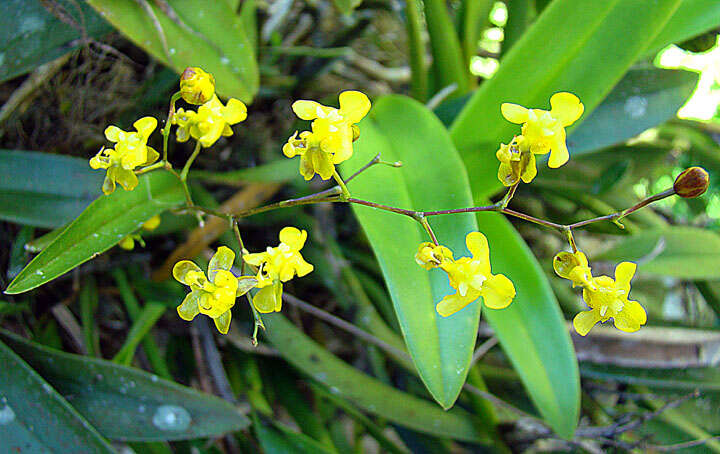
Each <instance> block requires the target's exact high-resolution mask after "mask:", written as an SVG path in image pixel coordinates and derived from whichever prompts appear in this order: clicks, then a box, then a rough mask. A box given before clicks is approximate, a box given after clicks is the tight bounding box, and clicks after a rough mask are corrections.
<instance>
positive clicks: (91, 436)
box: [0, 342, 115, 454]
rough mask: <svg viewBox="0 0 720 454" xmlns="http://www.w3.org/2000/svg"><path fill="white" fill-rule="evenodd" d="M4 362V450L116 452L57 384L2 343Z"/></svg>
mask: <svg viewBox="0 0 720 454" xmlns="http://www.w3.org/2000/svg"><path fill="white" fill-rule="evenodd" d="M0 364H2V367H0V448H2V450H3V452H8V453H10V452H72V453H93V454H95V453H114V452H115V450H113V448H112V447H111V446H110V445H109V444H108V443H107V442H106V441H105V440H103V438H102V437H101V436H100V434H98V432H97V431H96V430H95V429H94V428H93V427H92V426H91V425H90V424H88V422H87V421H86V420H85V419H83V417H82V416H81V415H80V414H79V413H78V412H77V411H76V410H75V409H74V408H73V407H72V406H71V405H70V404H69V403H68V402H67V401H66V400H65V399H63V397H62V396H61V395H60V394H58V393H57V392H56V391H55V389H53V387H51V386H50V385H49V384H48V383H47V382H46V381H45V380H43V378H42V377H41V376H40V375H38V373H37V372H35V371H34V370H33V369H32V368H31V367H30V366H29V365H28V364H27V363H26V362H25V361H23V360H22V359H21V358H20V357H19V356H18V355H17V354H15V353H14V352H13V351H12V350H11V349H10V348H9V347H8V346H7V345H5V344H4V343H2V342H0Z"/></svg>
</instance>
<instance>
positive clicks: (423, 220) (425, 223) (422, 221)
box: [420, 217, 439, 246]
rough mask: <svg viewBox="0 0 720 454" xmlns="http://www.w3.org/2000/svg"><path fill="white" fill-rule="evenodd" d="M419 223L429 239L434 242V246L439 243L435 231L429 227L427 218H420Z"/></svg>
mask: <svg viewBox="0 0 720 454" xmlns="http://www.w3.org/2000/svg"><path fill="white" fill-rule="evenodd" d="M420 224H421V225H422V226H423V228H424V229H425V231H426V232H427V234H428V235H430V239H431V240H432V242H433V244H435V246H438V245H439V243H438V240H437V237H436V236H435V232H433V229H432V227H430V223H429V222H428V220H427V218H425V217H422V218H420Z"/></svg>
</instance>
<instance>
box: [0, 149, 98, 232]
mask: <svg viewBox="0 0 720 454" xmlns="http://www.w3.org/2000/svg"><path fill="white" fill-rule="evenodd" d="M0 175H2V176H3V178H0V219H3V220H5V221H10V222H16V223H18V224H26V225H34V226H37V227H44V228H55V227H60V226H62V225H65V224H66V223H68V222H70V221H71V220H72V219H73V218H75V217H76V216H77V215H79V214H80V213H81V212H82V210H84V209H85V207H87V206H88V205H90V203H91V202H92V201H93V200H95V199H96V198H97V197H98V195H100V194H101V192H100V188H101V187H102V182H103V176H102V174H101V173H100V172H93V171H92V169H90V165H89V164H88V161H87V160H86V159H79V158H71V157H69V156H60V155H55V154H50V153H38V152H32V151H18V150H0Z"/></svg>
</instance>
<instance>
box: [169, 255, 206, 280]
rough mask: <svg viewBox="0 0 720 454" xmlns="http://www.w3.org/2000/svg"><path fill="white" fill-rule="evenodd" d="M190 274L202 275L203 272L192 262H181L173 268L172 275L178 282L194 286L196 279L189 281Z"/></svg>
mask: <svg viewBox="0 0 720 454" xmlns="http://www.w3.org/2000/svg"><path fill="white" fill-rule="evenodd" d="M190 272H195V273H202V270H201V269H200V267H199V266H197V265H196V264H195V263H193V262H191V261H190V260H181V261H179V262H177V263H176V264H175V266H173V270H172V275H173V277H174V278H175V280H176V281H178V282H181V283H183V284H185V285H193V284H195V279H193V280H188V273H190Z"/></svg>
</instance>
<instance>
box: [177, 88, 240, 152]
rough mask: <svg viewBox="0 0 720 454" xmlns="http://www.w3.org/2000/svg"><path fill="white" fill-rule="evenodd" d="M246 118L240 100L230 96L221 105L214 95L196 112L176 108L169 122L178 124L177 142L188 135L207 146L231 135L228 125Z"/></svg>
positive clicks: (185, 139)
mask: <svg viewBox="0 0 720 454" xmlns="http://www.w3.org/2000/svg"><path fill="white" fill-rule="evenodd" d="M246 118H247V107H246V106H245V104H243V102H242V101H240V100H239V99H235V98H230V99H229V100H228V102H227V105H223V103H222V102H220V100H219V99H218V97H217V96H216V95H213V97H212V98H210V101H208V102H206V103H205V104H203V105H201V106H200V107H199V108H198V110H197V112H195V111H192V110H188V111H186V110H184V109H182V108H180V109H178V110H177V112H175V114H174V115H173V117H172V119H171V122H172V124H174V125H178V129H177V132H176V137H177V140H178V142H185V141H187V140H188V139H189V138H190V137H192V138H193V139H195V140H197V141H199V142H200V144H201V145H202V146H203V147H205V148H208V147H210V146H212V145H213V144H214V143H215V142H217V140H218V139H219V138H220V137H221V136H222V137H229V136H231V135H233V131H232V128H230V126H232V125H234V124H236V123H240V122H241V121H244V120H245V119H246Z"/></svg>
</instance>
